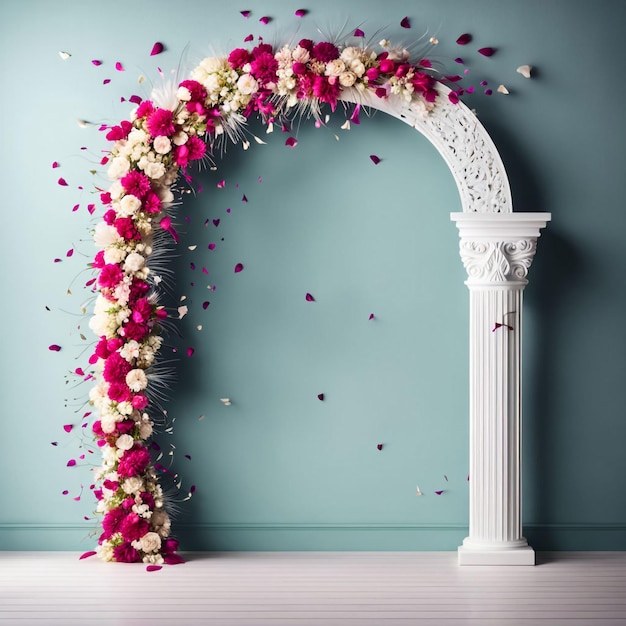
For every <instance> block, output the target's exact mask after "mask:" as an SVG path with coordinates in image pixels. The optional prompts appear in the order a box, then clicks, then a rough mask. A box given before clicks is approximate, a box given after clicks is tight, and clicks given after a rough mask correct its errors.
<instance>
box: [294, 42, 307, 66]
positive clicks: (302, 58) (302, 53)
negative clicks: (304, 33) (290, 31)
mask: <svg viewBox="0 0 626 626" xmlns="http://www.w3.org/2000/svg"><path fill="white" fill-rule="evenodd" d="M292 57H293V60H294V61H295V62H296V63H307V62H308V61H309V59H310V58H311V55H310V54H309V51H308V50H307V49H306V48H301V47H300V46H296V47H295V48H294V50H293V53H292Z"/></svg>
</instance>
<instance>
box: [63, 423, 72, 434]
mask: <svg viewBox="0 0 626 626" xmlns="http://www.w3.org/2000/svg"><path fill="white" fill-rule="evenodd" d="M72 428H74V425H73V424H65V425H64V426H63V430H64V431H65V432H66V433H71V432H72Z"/></svg>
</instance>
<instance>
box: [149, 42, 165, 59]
mask: <svg viewBox="0 0 626 626" xmlns="http://www.w3.org/2000/svg"><path fill="white" fill-rule="evenodd" d="M163 50H165V46H164V45H163V44H162V43H161V42H160V41H157V42H156V43H155V44H154V45H153V46H152V50H151V51H150V56H151V57H153V56H154V55H155V54H161V52H163Z"/></svg>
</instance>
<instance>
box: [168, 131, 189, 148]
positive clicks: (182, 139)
mask: <svg viewBox="0 0 626 626" xmlns="http://www.w3.org/2000/svg"><path fill="white" fill-rule="evenodd" d="M187 139H189V135H188V134H187V133H186V132H184V131H182V130H179V131H178V132H177V133H174V134H173V135H172V141H173V142H174V145H176V146H182V145H183V144H185V143H187Z"/></svg>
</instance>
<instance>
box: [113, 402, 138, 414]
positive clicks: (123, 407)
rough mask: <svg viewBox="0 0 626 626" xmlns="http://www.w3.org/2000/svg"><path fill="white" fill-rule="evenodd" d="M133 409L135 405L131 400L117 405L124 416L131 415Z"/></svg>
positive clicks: (118, 410)
mask: <svg viewBox="0 0 626 626" xmlns="http://www.w3.org/2000/svg"><path fill="white" fill-rule="evenodd" d="M133 410H134V409H133V405H132V404H131V403H130V402H119V403H118V405H117V412H118V413H119V414H120V415H123V416H127V415H131V414H132V412H133Z"/></svg>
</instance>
